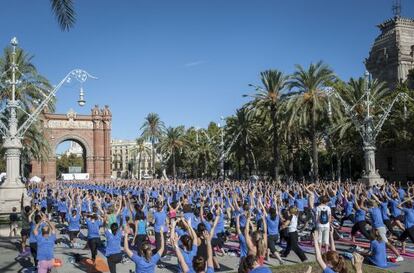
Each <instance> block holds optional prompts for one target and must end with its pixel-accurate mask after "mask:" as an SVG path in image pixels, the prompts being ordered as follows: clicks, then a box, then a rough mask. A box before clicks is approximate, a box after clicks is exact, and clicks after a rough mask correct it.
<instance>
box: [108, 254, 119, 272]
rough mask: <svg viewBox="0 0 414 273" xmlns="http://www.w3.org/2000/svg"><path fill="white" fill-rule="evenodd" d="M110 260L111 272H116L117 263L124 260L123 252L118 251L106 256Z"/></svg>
mask: <svg viewBox="0 0 414 273" xmlns="http://www.w3.org/2000/svg"><path fill="white" fill-rule="evenodd" d="M106 259H107V261H108V267H109V272H111V273H116V264H119V263H120V262H121V261H122V253H116V254H112V255H109V256H108V257H106Z"/></svg>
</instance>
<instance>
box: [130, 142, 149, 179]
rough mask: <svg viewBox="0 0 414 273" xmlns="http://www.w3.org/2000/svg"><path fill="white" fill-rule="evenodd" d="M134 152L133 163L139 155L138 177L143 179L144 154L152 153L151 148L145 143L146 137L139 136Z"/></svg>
mask: <svg viewBox="0 0 414 273" xmlns="http://www.w3.org/2000/svg"><path fill="white" fill-rule="evenodd" d="M131 152H132V154H133V157H134V160H133V163H135V159H136V157H138V162H137V166H138V170H136V171H137V172H138V179H140V180H141V160H142V156H143V155H149V156H150V155H151V149H150V148H148V146H147V145H145V139H143V138H141V137H139V138H137V139H136V146H135V147H134V148H133V149H132V151H131Z"/></svg>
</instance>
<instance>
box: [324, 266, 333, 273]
mask: <svg viewBox="0 0 414 273" xmlns="http://www.w3.org/2000/svg"><path fill="white" fill-rule="evenodd" d="M323 273H336V271H334V270H333V269H332V268H330V267H329V266H327V267H325V269H324V270H323Z"/></svg>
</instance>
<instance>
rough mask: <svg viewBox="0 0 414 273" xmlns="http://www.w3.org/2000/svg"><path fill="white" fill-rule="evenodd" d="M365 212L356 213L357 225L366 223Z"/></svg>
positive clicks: (360, 210)
mask: <svg viewBox="0 0 414 273" xmlns="http://www.w3.org/2000/svg"><path fill="white" fill-rule="evenodd" d="M365 214H366V213H365V210H363V209H357V210H356V212H355V223H358V222H361V221H365Z"/></svg>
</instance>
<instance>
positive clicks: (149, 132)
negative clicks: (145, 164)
mask: <svg viewBox="0 0 414 273" xmlns="http://www.w3.org/2000/svg"><path fill="white" fill-rule="evenodd" d="M140 129H141V130H142V134H141V137H143V138H146V139H148V140H149V141H151V151H152V152H151V154H152V155H151V161H152V163H151V166H152V175H153V176H154V175H155V143H156V142H158V141H159V140H160V138H161V136H162V134H163V131H164V123H163V122H162V121H161V119H160V117H159V116H158V114H156V113H149V114H148V115H147V116H146V118H145V122H144V124H143V125H142V126H141V128H140Z"/></svg>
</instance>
